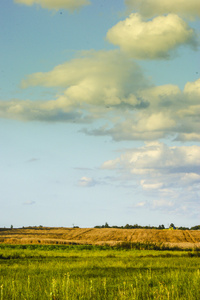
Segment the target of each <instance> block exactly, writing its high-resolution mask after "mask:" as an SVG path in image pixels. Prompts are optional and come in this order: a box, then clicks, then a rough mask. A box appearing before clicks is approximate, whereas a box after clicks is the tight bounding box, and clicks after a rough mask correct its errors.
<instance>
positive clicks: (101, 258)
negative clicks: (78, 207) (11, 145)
mask: <svg viewBox="0 0 200 300" xmlns="http://www.w3.org/2000/svg"><path fill="white" fill-rule="evenodd" d="M117 230H118V229H117ZM68 231H69V234H70V235H66V232H67V229H56V228H54V229H52V228H51V229H48V228H43V229H41V228H40V229H38V228H37V229H36V228H35V229H12V230H7V231H6V230H5V231H1V243H0V300H11V299H13V300H14V299H15V300H22V299H24V300H25V299H26V300H29V299H30V300H31V299H32V300H36V299H38V300H46V299H49V300H65V299H68V300H75V299H84V300H87V299H90V300H103V299H105V300H107V299H108V300H118V299H119V300H120V299H124V300H125V299H127V300H128V299H138V300H146V299H147V300H148V299H158V300H160V299H163V300H165V299H166V300H175V299H176V300H180V299H184V300H185V299H187V300H190V299H191V300H193V299H196V300H197V299H200V252H199V249H198V247H197V245H198V242H197V240H198V234H199V233H198V232H197V235H195V232H192V233H191V232H190V234H191V236H192V238H193V239H196V243H194V241H193V243H191V241H182V240H181V239H180V240H179V242H180V243H181V244H180V245H181V248H177V247H176V248H175V246H174V245H175V244H173V243H172V241H170V240H168V241H165V246H164V244H163V243H164V242H163V240H162V239H161V237H162V238H163V235H166V236H167V237H168V238H169V237H170V236H173V235H172V233H175V232H176V238H177V237H178V236H179V238H180V234H179V231H163V232H160V234H158V236H159V240H156V238H155V236H154V240H152V239H151V240H149V236H151V234H153V231H152V232H151V230H150V231H149V236H148V239H147V238H146V239H144V238H143V239H139V238H138V236H141V235H142V236H144V233H145V232H143V233H142V232H141V231H140V230H138V232H135V230H127V231H126V230H125V232H123V231H124V230H123V231H121V230H119V231H118V234H116V235H115V238H114V235H113V233H114V232H115V231H113V230H112V229H109V230H107V229H98V230H97V231H96V229H94V231H93V230H90V231H89V229H88V231H87V230H86V229H69V230H68ZM136 231H137V230H136ZM58 232H59V233H60V235H58V236H57V235H56V233H58ZM94 232H98V233H99V235H97V236H96V237H95V235H94ZM129 232H130V233H129ZM156 232H158V230H156ZM165 232H166V233H165ZM171 232H172V233H171ZM177 232H178V233H177ZM42 233H43V234H42ZM100 233H101V234H100ZM146 233H148V230H146ZM25 234H26V235H25ZM100 235H102V237H101V238H100ZM186 235H187V233H186ZM130 236H132V238H131V239H130ZM134 236H137V239H134V238H133V237H134ZM56 237H57V238H56ZM66 237H67V238H66ZM69 237H70V238H69ZM86 237H87V239H86ZM122 237H123V239H122ZM174 239H175V238H174ZM188 239H189V238H188ZM84 241H85V242H84ZM173 241H174V240H173ZM5 242H6V243H5ZM56 242H57V243H56ZM166 243H168V244H169V243H171V244H170V245H172V246H173V247H172V249H173V250H166V249H168V248H171V246H170V247H167V245H168V244H166ZM183 243H186V244H187V247H186V245H184V249H183ZM176 244H177V243H176ZM189 245H193V246H192V247H191V249H189V248H190V247H189ZM194 245H196V246H195V248H194ZM186 248H187V250H186ZM144 249H146V250H144ZM153 249H157V250H153ZM161 249H162V250H161ZM175 249H177V250H175Z"/></svg>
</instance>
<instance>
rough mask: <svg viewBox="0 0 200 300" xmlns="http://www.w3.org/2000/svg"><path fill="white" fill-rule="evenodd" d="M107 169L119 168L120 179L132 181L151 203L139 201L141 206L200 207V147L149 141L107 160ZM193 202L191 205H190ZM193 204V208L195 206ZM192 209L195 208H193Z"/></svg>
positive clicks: (104, 165) (181, 208) (104, 166)
mask: <svg viewBox="0 0 200 300" xmlns="http://www.w3.org/2000/svg"><path fill="white" fill-rule="evenodd" d="M102 168H103V169H107V170H117V171H118V174H119V179H120V180H121V181H123V178H124V180H125V181H126V182H127V181H128V182H129V186H130V183H131V182H132V184H133V188H134V190H135V180H136V181H137V182H138V188H139V189H142V191H143V193H146V196H147V197H148V196H150V199H151V200H150V202H149V201H147V202H139V203H138V204H137V206H138V207H142V206H145V205H147V204H148V205H150V206H151V207H152V208H156V207H157V208H158V207H159V208H162V207H164V209H166V207H168V208H169V210H174V209H177V210H179V211H180V210H182V211H183V210H184V208H185V207H187V208H188V210H187V211H188V212H189V211H190V209H191V207H192V206H194V207H196V208H197V207H198V201H199V199H198V197H199V196H198V191H199V188H200V147H199V146H180V147H177V146H173V147H168V146H167V145H165V144H163V143H160V142H150V143H146V145H145V146H143V147H140V148H134V149H131V150H128V151H126V152H124V153H122V154H121V156H120V157H117V158H115V159H113V160H109V161H106V162H104V164H103V165H102ZM188 201H189V202H190V207H189V204H188ZM194 207H193V208H194ZM190 212H191V211H190Z"/></svg>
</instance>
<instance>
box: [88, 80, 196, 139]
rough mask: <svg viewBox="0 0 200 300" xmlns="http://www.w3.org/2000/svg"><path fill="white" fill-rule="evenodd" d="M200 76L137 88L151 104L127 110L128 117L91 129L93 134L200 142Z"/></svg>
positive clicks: (123, 137) (116, 137) (138, 95)
mask: <svg viewBox="0 0 200 300" xmlns="http://www.w3.org/2000/svg"><path fill="white" fill-rule="evenodd" d="M199 87H200V79H198V80H197V81H195V82H191V83H189V82H188V83H187V84H186V86H185V89H184V91H181V90H180V89H179V88H178V86H175V85H164V86H158V87H151V88H148V89H143V90H140V91H137V94H136V98H138V99H141V100H142V101H143V103H148V104H149V105H147V106H146V108H143V109H138V110H136V109H133V110H129V111H125V112H123V116H124V119H122V118H121V119H120V120H118V122H116V123H115V124H114V125H113V127H109V126H108V127H105V126H104V127H102V128H97V129H96V130H91V131H90V132H89V133H90V134H95V135H111V136H112V137H113V138H114V139H115V140H118V141H120V140H156V139H161V138H167V137H171V138H176V139H177V140H181V141H195V140H196V141H200V134H199V128H200V119H199V114H200V105H199V97H200V91H199Z"/></svg>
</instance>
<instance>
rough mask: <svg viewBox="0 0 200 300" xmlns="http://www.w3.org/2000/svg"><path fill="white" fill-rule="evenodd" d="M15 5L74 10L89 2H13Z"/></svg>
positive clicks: (56, 0)
mask: <svg viewBox="0 0 200 300" xmlns="http://www.w3.org/2000/svg"><path fill="white" fill-rule="evenodd" d="M14 2H15V3H19V4H25V5H28V6H31V5H33V4H37V5H40V6H41V7H42V8H47V9H55V10H58V9H67V10H71V11H73V10H76V9H78V8H80V7H82V6H85V5H88V4H90V1H89V0H14Z"/></svg>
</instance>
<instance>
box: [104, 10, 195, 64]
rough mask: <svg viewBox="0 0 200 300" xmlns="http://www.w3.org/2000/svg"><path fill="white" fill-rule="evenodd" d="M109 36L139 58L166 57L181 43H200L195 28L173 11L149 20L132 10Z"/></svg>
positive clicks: (125, 50)
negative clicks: (133, 12) (197, 40)
mask: <svg viewBox="0 0 200 300" xmlns="http://www.w3.org/2000/svg"><path fill="white" fill-rule="evenodd" d="M107 39H108V40H109V41H110V42H111V43H112V44H114V45H117V46H119V47H120V49H121V50H122V51H124V52H125V53H127V54H128V55H129V56H130V57H133V58H136V59H166V58H169V57H170V55H171V52H172V51H174V50H175V49H176V48H177V47H179V46H181V45H189V46H191V47H193V48H194V47H196V45H197V42H196V37H195V32H194V30H193V29H192V28H190V27H189V26H188V25H187V23H186V22H184V21H183V20H182V19H181V18H180V17H179V16H177V15H174V14H169V15H167V16H159V17H156V18H154V19H152V20H150V21H144V20H143V19H142V17H141V16H140V15H139V14H131V15H130V16H129V17H128V18H127V19H126V20H124V21H121V22H119V23H118V24H116V25H115V26H113V27H112V28H111V29H110V30H109V31H108V33H107Z"/></svg>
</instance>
